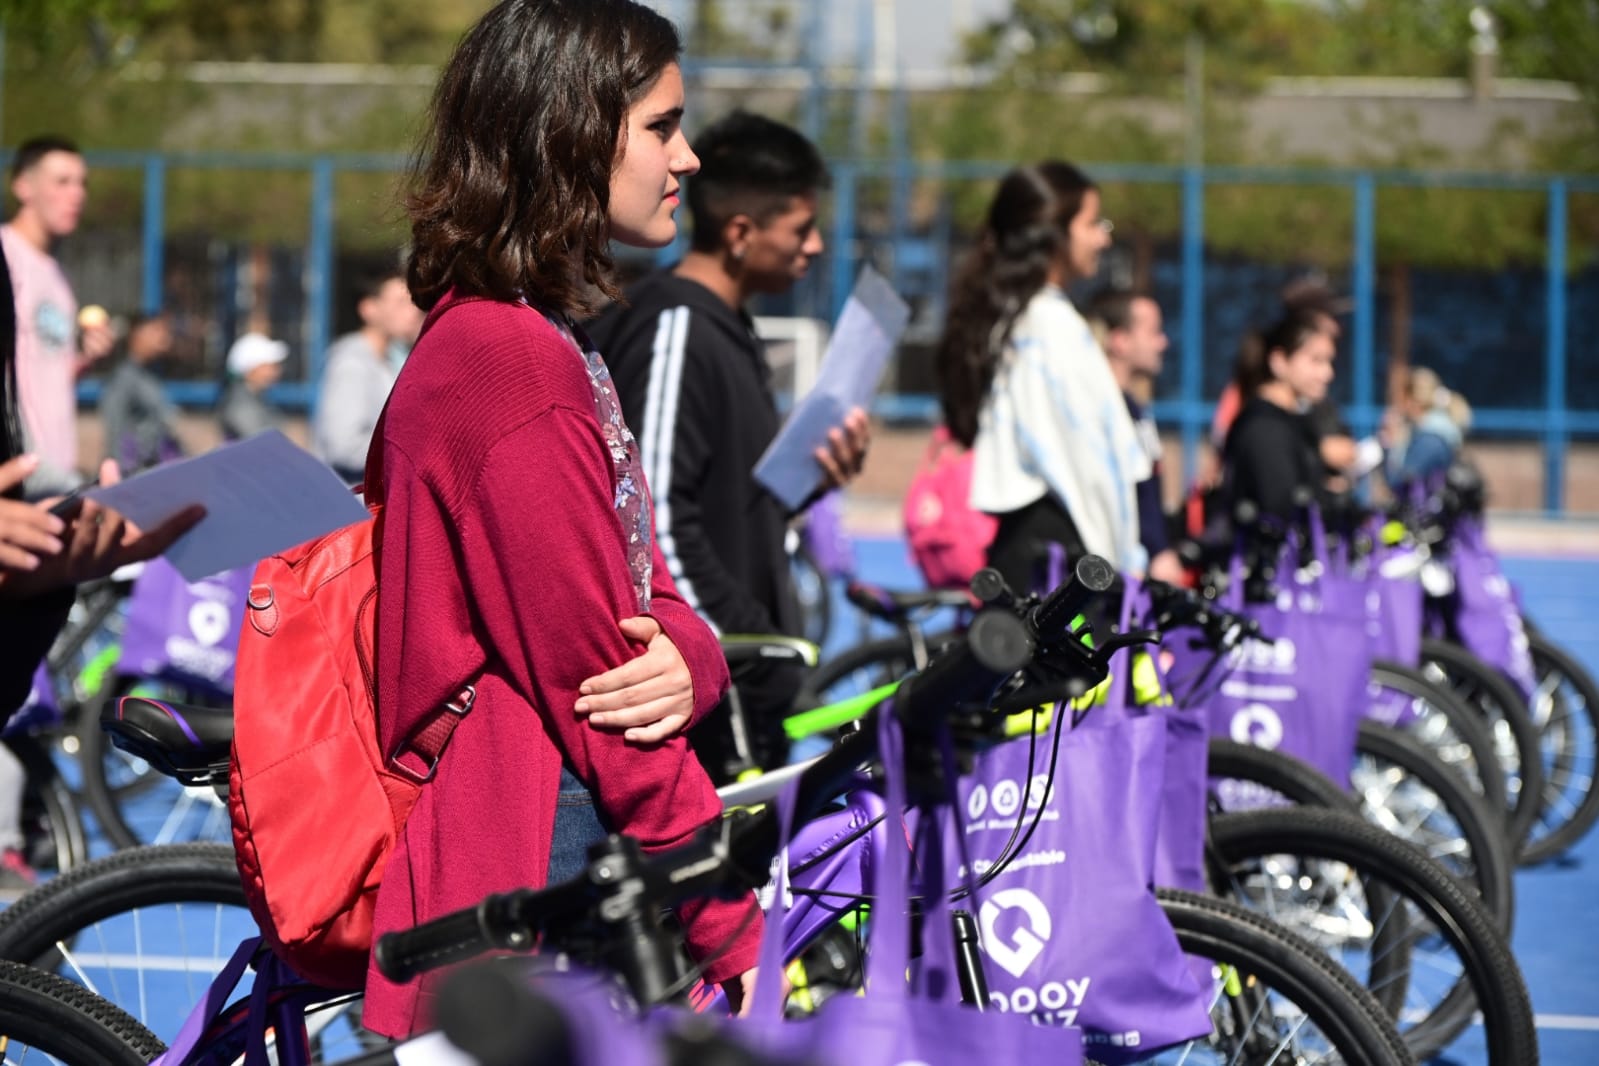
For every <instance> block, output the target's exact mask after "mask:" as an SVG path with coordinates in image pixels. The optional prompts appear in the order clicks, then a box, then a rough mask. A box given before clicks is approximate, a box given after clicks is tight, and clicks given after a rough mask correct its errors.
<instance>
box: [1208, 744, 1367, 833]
mask: <svg viewBox="0 0 1599 1066" xmlns="http://www.w3.org/2000/svg"><path fill="white" fill-rule="evenodd" d="M1206 772H1207V773H1208V774H1209V776H1210V777H1211V778H1212V779H1216V778H1221V779H1231V780H1236V781H1247V782H1249V783H1251V784H1255V785H1260V786H1262V787H1263V788H1265V789H1266V790H1267V791H1269V792H1274V793H1276V794H1277V795H1280V796H1282V797H1283V798H1284V799H1287V800H1290V801H1292V802H1293V803H1298V804H1305V805H1307V806H1312V807H1331V808H1332V809H1334V810H1341V811H1348V812H1350V813H1351V814H1353V813H1358V812H1359V810H1360V805H1359V803H1357V802H1356V800H1355V798H1354V797H1353V796H1351V795H1350V794H1349V793H1348V792H1346V791H1345V790H1344V789H1342V788H1340V787H1339V786H1338V782H1336V781H1334V780H1333V779H1332V778H1330V777H1328V776H1327V775H1326V774H1324V773H1322V772H1321V771H1320V770H1318V769H1316V768H1315V767H1314V766H1312V765H1310V764H1309V763H1307V762H1305V761H1303V760H1302V759H1296V758H1294V757H1293V756H1292V755H1288V754H1286V753H1285V752H1281V751H1274V750H1272V749H1270V748H1257V747H1255V746H1254V745H1253V744H1242V743H1240V742H1238V741H1236V740H1231V739H1229V738H1227V737H1211V738H1210V746H1209V754H1208V755H1207V762H1206Z"/></svg>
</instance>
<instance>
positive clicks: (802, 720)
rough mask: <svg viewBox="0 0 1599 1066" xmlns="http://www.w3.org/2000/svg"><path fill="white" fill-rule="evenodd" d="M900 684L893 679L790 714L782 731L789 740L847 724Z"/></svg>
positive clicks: (859, 716) (880, 700) (890, 693)
mask: <svg viewBox="0 0 1599 1066" xmlns="http://www.w3.org/2000/svg"><path fill="white" fill-rule="evenodd" d="M900 684H901V682H899V681H894V682H890V683H889V684H887V685H879V686H878V687H877V688H874V689H872V690H871V691H870V692H863V693H861V694H860V695H859V696H851V697H850V698H849V699H847V700H840V701H839V702H837V703H829V704H828V705H827V706H825V707H817V708H815V709H814V710H809V711H801V712H800V713H799V714H795V715H790V716H789V717H787V718H785V719H783V732H784V733H786V734H787V735H788V739H789V740H804V739H805V738H806V737H812V736H815V735H816V734H818V733H826V732H828V731H830V730H833V729H838V728H841V727H843V726H846V725H848V724H849V723H851V722H853V721H856V720H858V719H860V718H864V717H865V716H866V714H867V712H869V711H870V710H871V709H872V708H873V707H876V706H877V705H878V704H880V703H882V702H883V701H884V700H886V699H888V697H890V696H892V695H893V694H894V692H895V690H897V689H898V688H899V686H900Z"/></svg>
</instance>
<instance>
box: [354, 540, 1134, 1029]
mask: <svg viewBox="0 0 1599 1066" xmlns="http://www.w3.org/2000/svg"><path fill="white" fill-rule="evenodd" d="M989 573H990V574H991V576H983V575H979V579H980V580H976V581H974V582H973V588H974V591H976V590H977V589H978V587H979V585H981V586H982V588H983V589H984V590H986V591H989V592H991V593H993V594H994V600H993V601H991V605H990V606H986V607H984V608H983V609H982V610H980V611H979V612H978V614H977V616H976V618H975V619H974V620H973V622H972V625H971V627H970V628H969V629H968V631H967V633H966V635H965V637H964V638H963V639H960V640H957V641H956V642H954V643H953V644H951V645H950V646H949V647H948V648H947V649H946V650H945V651H944V652H942V653H941V654H939V655H938V657H937V658H936V659H934V661H933V662H932V663H930V664H929V665H928V667H927V669H925V670H923V671H922V672H921V673H919V674H916V675H914V676H912V677H911V678H910V679H908V680H907V681H906V682H905V683H904V684H902V685H900V686H899V688H898V689H897V691H895V692H894V693H893V695H892V706H893V713H894V714H895V715H896V717H898V718H899V719H900V721H901V722H902V723H903V724H904V725H905V727H906V730H907V733H908V734H910V735H911V736H913V737H914V736H919V735H925V734H926V733H927V732H928V731H930V729H931V727H932V725H933V724H934V723H936V722H937V721H939V720H940V719H942V718H947V717H949V716H950V715H951V714H952V712H953V710H955V709H961V708H969V707H970V706H971V705H972V704H974V703H976V704H981V705H982V706H983V708H984V709H986V708H988V706H989V705H990V703H991V701H992V698H993V696H994V694H995V691H996V690H997V689H998V688H999V687H1000V686H1001V685H1003V684H1004V683H1005V682H1007V681H1008V680H1009V679H1010V678H1012V677H1013V676H1014V675H1015V674H1016V673H1017V672H1018V671H1020V670H1022V669H1024V668H1025V667H1027V666H1028V665H1029V664H1031V663H1032V662H1033V661H1034V658H1035V656H1037V655H1039V652H1040V649H1041V648H1042V649H1045V650H1046V651H1047V652H1048V653H1050V655H1051V657H1052V658H1055V657H1060V658H1063V659H1065V663H1064V668H1065V669H1067V670H1068V671H1070V672H1073V673H1076V674H1088V675H1094V674H1096V673H1097V676H1089V677H1088V678H1086V679H1087V680H1090V681H1091V682H1092V683H1095V684H1097V683H1098V682H1099V681H1101V680H1103V678H1104V676H1105V675H1106V673H1107V672H1108V669H1107V668H1108V661H1109V651H1108V650H1100V651H1095V650H1094V649H1092V648H1089V647H1087V646H1086V645H1084V644H1083V643H1082V641H1080V640H1078V639H1071V640H1065V641H1063V640H1061V639H1060V638H1061V636H1062V635H1063V634H1064V633H1065V632H1066V630H1065V626H1066V625H1067V624H1068V623H1069V622H1070V621H1071V620H1072V619H1074V618H1076V617H1077V616H1078V615H1079V614H1080V613H1081V612H1082V609H1083V608H1084V607H1086V606H1087V605H1088V604H1089V602H1090V601H1091V600H1093V599H1094V598H1095V597H1096V596H1098V595H1100V594H1102V593H1103V592H1105V591H1106V590H1107V589H1109V588H1110V587H1111V584H1112V583H1113V582H1114V580H1115V577H1116V574H1115V570H1114V568H1112V567H1111V566H1110V564H1109V563H1107V562H1105V561H1104V560H1103V559H1099V558H1097V557H1094V556H1086V557H1084V558H1083V559H1080V560H1079V561H1078V563H1077V565H1076V566H1075V567H1074V573H1073V577H1072V580H1070V581H1068V582H1067V583H1066V584H1065V585H1064V586H1062V587H1061V588H1060V589H1058V590H1056V591H1055V592H1054V593H1052V594H1051V595H1050V596H1048V597H1047V598H1046V599H1045V600H1044V601H1043V602H1042V603H1039V604H1036V605H1035V604H1033V603H1032V601H1031V600H1028V601H1025V602H1021V603H1018V602H1017V601H1016V600H1015V597H1013V596H1010V594H1009V592H1008V590H1005V589H1004V582H1003V581H997V579H998V575H997V574H992V573H991V572H989ZM980 598H983V597H981V596H980ZM1001 600H1004V601H1005V602H1004V605H1003V606H996V605H992V604H995V603H998V602H1000V601H1001ZM1067 650H1069V651H1070V654H1069V655H1060V652H1063V651H1067ZM1057 669H1061V667H1060V666H1057ZM880 713H882V705H879V706H878V707H877V708H874V709H873V711H872V712H871V713H870V714H869V715H868V717H867V719H866V721H865V724H866V728H863V729H861V730H859V731H858V732H855V733H852V734H849V735H847V736H846V737H844V738H843V739H842V740H841V741H840V742H839V743H838V744H837V745H835V746H834V747H833V749H832V750H831V751H829V752H828V753H827V754H826V755H824V756H822V757H821V758H820V759H818V760H816V762H814V763H813V764H811V765H810V766H809V767H808V768H807V769H806V770H805V771H804V772H803V773H802V774H801V775H800V777H799V784H798V795H797V798H796V802H795V808H796V809H795V810H794V811H793V812H792V815H791V817H792V818H793V819H794V820H796V821H799V820H803V819H805V818H808V817H809V816H810V815H811V814H812V813H813V812H814V811H816V810H818V809H820V807H821V806H822V805H823V804H825V803H826V802H828V801H829V800H831V799H832V798H833V797H835V796H837V795H838V794H839V793H840V792H841V791H843V790H844V789H845V788H846V787H847V786H848V783H849V781H850V779H851V778H852V777H853V776H854V775H855V774H856V772H857V771H858V770H859V768H860V767H861V766H862V764H863V763H865V762H867V761H869V759H870V758H871V757H872V755H873V754H874V753H875V750H876V741H877V736H876V730H875V729H873V728H871V726H872V724H873V723H874V722H875V719H876V716H877V715H878V714H880ZM779 828H780V827H779V824H778V816H777V813H776V811H775V809H773V808H771V807H768V808H766V809H764V810H762V811H760V812H758V813H755V814H748V813H740V814H735V815H734V816H732V817H728V818H723V819H720V820H718V821H717V822H715V823H713V824H711V825H709V826H706V827H705V828H704V829H702V830H701V831H700V832H699V833H698V834H697V835H696V836H695V838H694V839H693V840H691V841H690V842H688V843H686V844H684V845H682V846H681V847H678V848H673V849H672V850H670V851H667V852H662V853H659V854H657V855H654V856H650V857H645V856H644V855H643V854H642V852H640V850H639V848H638V844H637V842H636V841H633V840H631V839H630V838H627V837H622V836H618V835H612V836H610V837H607V838H606V839H605V840H604V841H602V842H601V843H599V844H596V845H595V846H594V847H592V848H591V849H590V850H589V859H590V861H589V865H588V868H587V870H586V872H585V873H584V874H583V875H581V876H579V877H577V878H574V879H573V880H571V881H567V882H564V883H562V884H560V885H555V886H553V887H550V888H546V889H541V890H533V889H518V890H514V891H511V892H505V893H498V894H495V895H492V896H489V897H488V898H487V899H485V900H483V901H482V902H481V903H479V904H478V905H477V906H475V907H470V908H466V909H464V910H461V911H456V912H454V913H451V914H446V915H443V916H441V917H439V918H435V919H433V920H432V921H429V922H424V923H422V924H421V925H418V926H416V927H415V928H412V929H408V930H404V931H400V932H395V933H387V934H384V935H383V936H381V937H379V938H378V941H377V944H376V945H375V949H374V957H375V959H376V961H377V965H378V970H379V971H380V972H381V973H382V974H383V975H384V976H385V977H387V978H389V979H390V980H392V981H408V980H410V979H411V978H413V977H415V976H416V975H418V974H420V973H423V972H425V971H427V970H432V969H436V968H438V967H440V966H445V965H449V964H451V963H456V962H461V961H463V960H465V959H468V958H471V957H473V956H474V955H479V954H483V953H485V952H488V951H493V950H500V949H505V950H520V951H528V950H531V949H532V948H533V947H534V946H535V944H536V942H537V940H538V939H539V938H540V937H546V938H551V939H553V940H556V941H558V942H561V943H572V942H578V941H580V940H581V939H582V938H583V937H584V936H585V935H588V934H592V933H593V932H594V925H595V923H596V922H597V923H598V925H599V927H600V928H599V940H600V942H601V943H602V944H604V945H606V946H608V947H609V948H610V949H611V950H609V951H608V952H606V954H607V955H608V956H609V958H608V959H607V961H608V962H610V963H612V965H613V966H614V968H615V969H616V970H617V971H618V972H620V973H621V974H622V976H623V977H624V978H625V979H626V980H627V982H628V984H629V986H630V987H631V988H632V990H633V992H634V995H635V996H636V997H637V999H638V1000H639V1002H640V1003H653V1002H656V1001H657V1000H658V999H659V998H662V997H663V996H664V994H665V993H666V992H667V991H668V990H670V989H671V988H672V987H673V986H674V984H675V982H674V980H673V977H672V971H673V969H674V965H673V958H672V951H671V946H670V944H669V943H667V944H664V945H663V936H662V931H661V929H660V926H659V910H660V909H661V908H663V907H670V906H672V905H674V904H677V903H681V902H683V901H685V900H687V899H690V898H693V897H696V896H703V895H707V894H714V893H732V894H735V895H736V894H741V893H744V892H747V891H749V890H751V889H754V888H759V887H760V886H762V885H764V884H765V883H766V882H767V880H768V878H769V876H770V866H771V860H772V857H773V856H774V855H775V854H777V850H778V841H779V837H780V833H779Z"/></svg>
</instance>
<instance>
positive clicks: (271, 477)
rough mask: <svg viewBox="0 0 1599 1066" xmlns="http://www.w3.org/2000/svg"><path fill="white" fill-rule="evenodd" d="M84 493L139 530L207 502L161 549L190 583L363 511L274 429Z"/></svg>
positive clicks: (329, 472)
mask: <svg viewBox="0 0 1599 1066" xmlns="http://www.w3.org/2000/svg"><path fill="white" fill-rule="evenodd" d="M84 495H85V496H87V497H88V498H89V499H91V500H97V501H99V502H100V503H103V504H105V505H106V506H107V507H111V508H115V509H116V510H118V511H121V512H122V513H123V514H125V515H127V516H128V518H130V519H132V520H133V521H134V522H135V523H136V524H137V525H138V526H139V527H140V528H141V529H152V528H154V527H155V526H158V525H160V524H161V523H162V522H164V521H166V520H167V519H168V518H171V517H172V516H173V515H175V514H177V513H178V512H179V511H182V510H183V509H184V508H186V507H188V506H190V505H192V504H196V503H197V504H200V505H202V506H203V507H205V510H206V515H205V517H204V518H203V519H201V520H200V524H199V525H197V526H195V527H194V528H193V529H191V530H189V532H187V533H185V534H184V535H183V536H182V537H181V538H179V540H178V542H177V543H176V544H174V545H172V547H170V548H168V549H167V553H166V558H167V560H168V561H169V562H170V563H172V565H173V566H175V567H177V568H178V572H179V573H181V574H182V575H183V576H184V577H185V578H186V579H187V580H189V581H198V580H200V579H201V578H203V577H208V576H210V575H211V574H215V573H219V572H221V571H223V570H231V569H233V568H235V567H240V566H248V565H252V564H254V563H255V562H257V561H259V560H260V559H263V558H265V557H266V556H268V555H271V554H273V553H274V552H280V551H282V550H283V549H285V548H292V547H293V546H294V545H296V544H301V543H303V542H305V541H308V540H311V539H312V538H313V537H320V536H321V535H322V534H324V533H328V532H331V531H332V530H335V529H338V528H339V527H340V526H346V525H349V524H350V523H351V522H359V521H360V520H361V519H363V518H365V517H366V513H367V512H366V508H365V507H364V506H362V504H361V501H360V500H358V499H356V497H355V496H354V495H353V494H352V493H351V492H350V489H349V487H348V486H346V485H345V484H344V482H343V481H341V480H340V479H339V476H338V475H337V474H335V473H334V472H333V471H332V470H330V469H328V468H327V467H326V466H324V465H323V464H322V463H321V462H320V461H319V460H318V459H316V458H315V457H314V456H312V455H311V454H310V453H309V452H307V451H305V449H303V448H300V447H298V446H297V445H295V444H294V442H293V441H291V440H289V438H287V437H285V436H284V435H283V434H282V433H280V432H278V431H277V430H270V431H268V432H266V433H261V434H258V435H257V436H254V437H251V438H250V439H249V440H244V441H238V442H236V443H233V444H227V445H224V446H223V447H221V448H217V449H216V450H214V451H210V452H207V453H206V454H204V455H198V456H195V457H194V458H193V459H183V460H180V461H179V462H176V463H168V464H166V465H164V466H158V467H156V468H154V469H152V470H147V471H145V472H144V473H142V474H138V475H136V476H134V477H131V478H129V479H128V480H126V481H123V482H120V483H118V484H116V485H111V486H109V487H106V488H96V489H90V490H89V491H88V492H86V493H85V494H84Z"/></svg>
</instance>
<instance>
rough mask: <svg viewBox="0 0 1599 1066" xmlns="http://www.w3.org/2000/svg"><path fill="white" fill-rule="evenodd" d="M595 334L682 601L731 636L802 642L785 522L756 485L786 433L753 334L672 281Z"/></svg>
mask: <svg viewBox="0 0 1599 1066" xmlns="http://www.w3.org/2000/svg"><path fill="white" fill-rule="evenodd" d="M587 328H588V331H589V334H590V336H591V337H592V338H593V340H594V342H595V345H596V347H598V348H599V350H600V352H601V354H602V355H604V357H605V362H606V365H607V366H609V367H610V370H611V376H612V378H614V379H615V381H616V388H617V392H618V394H619V395H620V396H621V400H622V412H623V414H624V416H625V417H626V418H627V424H628V426H629V427H631V428H632V430H633V434H634V436H636V437H637V438H638V441H639V447H640V450H641V452H642V455H643V460H644V472H645V477H646V478H647V479H648V480H649V485H650V492H651V494H652V496H653V497H654V501H655V534H656V540H657V542H658V543H659V544H660V547H661V554H662V555H663V556H664V557H665V558H666V562H667V566H668V567H669V568H670V570H671V574H672V579H673V580H674V581H675V582H676V583H677V587H678V590H679V591H680V592H681V593H682V594H683V597H684V599H686V600H687V601H688V602H689V604H690V605H692V606H693V607H694V608H695V609H696V610H697V611H699V613H700V615H701V616H702V617H704V618H705V619H706V620H707V621H709V622H710V623H711V624H712V625H713V626H715V627H716V628H717V629H718V630H719V631H721V632H722V633H729V634H732V633H787V634H790V635H797V633H798V622H799V610H798V607H797V604H796V602H795V599H794V593H793V585H792V580H791V578H790V576H789V563H788V556H787V554H786V552H785V551H784V546H783V540H784V536H785V534H786V532H787V516H786V514H785V513H784V509H783V506H782V504H781V503H779V502H778V501H777V500H776V499H775V498H774V497H773V496H771V495H770V494H769V493H768V492H767V491H766V490H765V489H764V488H762V487H761V485H760V484H759V483H758V482H757V481H756V480H755V478H754V476H753V474H752V471H753V470H754V469H755V464H756V461H757V460H759V459H760V457H761V455H762V453H764V452H765V451H766V447H767V445H769V444H770V443H771V442H772V438H773V437H775V436H776V435H777V430H778V425H779V422H780V420H779V418H778V414H777V406H776V403H775V401H774V400H773V397H772V389H771V370H770V368H769V367H768V366H767V363H766V352H765V346H764V345H763V344H762V343H761V341H760V340H759V338H757V337H756V336H755V332H754V323H753V322H752V321H751V320H750V318H749V316H748V315H746V314H744V313H743V312H741V311H735V310H733V309H732V308H730V307H728V306H727V305H726V304H725V303H723V302H722V301H721V300H720V299H719V298H717V296H716V295H715V294H713V293H712V292H711V291H710V290H709V289H707V288H705V286H703V285H701V284H699V283H698V282H694V281H689V280H686V279H684V278H679V277H677V276H675V275H673V274H672V273H671V272H670V271H663V272H660V273H656V274H652V275H650V276H649V277H647V278H645V279H643V280H642V281H640V282H639V283H637V284H636V285H634V286H633V287H632V288H631V289H629V290H628V292H627V303H626V305H625V306H623V305H620V304H619V305H615V306H613V307H611V308H609V309H607V310H606V311H605V312H604V313H603V314H601V315H600V316H599V317H598V318H597V319H595V320H594V321H593V322H591V323H589V325H588V327H587Z"/></svg>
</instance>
